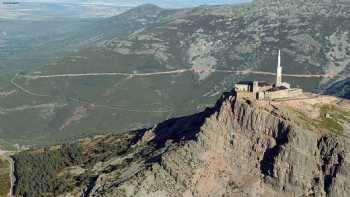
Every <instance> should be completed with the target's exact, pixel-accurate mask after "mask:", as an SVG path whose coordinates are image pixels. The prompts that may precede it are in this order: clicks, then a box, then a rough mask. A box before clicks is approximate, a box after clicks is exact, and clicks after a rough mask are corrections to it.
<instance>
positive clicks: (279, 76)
mask: <svg viewBox="0 0 350 197" xmlns="http://www.w3.org/2000/svg"><path fill="white" fill-rule="evenodd" d="M275 85H276V87H280V86H282V67H281V50H278V65H277V73H276V84H275Z"/></svg>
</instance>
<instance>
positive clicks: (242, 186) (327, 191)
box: [17, 93, 350, 197]
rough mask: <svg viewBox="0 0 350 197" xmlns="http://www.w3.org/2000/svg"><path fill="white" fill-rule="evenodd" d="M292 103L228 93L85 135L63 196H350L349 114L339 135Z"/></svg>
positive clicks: (68, 172) (68, 171) (66, 175)
mask: <svg viewBox="0 0 350 197" xmlns="http://www.w3.org/2000/svg"><path fill="white" fill-rule="evenodd" d="M326 99H327V98H326V97H320V99H319V100H326ZM328 99H329V98H328ZM334 99H335V98H334ZM333 101H334V100H331V102H333ZM336 101H337V102H336V103H337V105H338V107H341V109H343V108H344V109H345V108H346V109H349V106H350V105H349V103H348V101H343V100H336ZM298 102H300V101H298ZM321 104H322V103H321V102H320V103H318V104H316V105H314V104H313V105H314V108H317V105H321ZM304 107H305V108H307V107H306V106H304ZM286 109H288V106H287V104H286V103H285V102H282V103H278V102H276V103H273V102H272V103H271V102H270V103H264V102H263V103H260V102H256V101H254V100H249V99H247V98H245V97H240V96H239V95H236V94H235V93H226V94H225V95H224V96H222V98H221V99H220V100H219V101H218V102H217V104H216V105H215V106H214V107H213V108H210V109H209V108H208V109H207V110H205V111H204V112H201V113H198V114H195V115H192V116H187V117H182V118H176V119H171V120H168V121H166V122H163V123H161V124H159V125H157V126H155V127H154V128H153V129H149V130H142V131H137V132H136V133H134V134H127V135H126V136H124V137H117V138H116V137H113V136H101V137H97V138H94V139H90V140H88V139H87V140H83V141H81V142H80V145H81V146H82V147H83V150H84V152H85V153H84V154H85V157H83V158H84V159H83V160H85V161H83V162H81V163H80V164H79V163H75V164H74V165H73V166H70V167H68V168H62V169H61V170H59V171H58V172H59V173H58V174H59V175H57V176H58V177H61V178H62V177H64V178H65V179H64V180H65V181H66V182H69V181H71V180H73V182H72V183H71V185H75V186H74V187H73V188H71V191H66V192H64V193H61V196H128V197H129V196H130V197H131V196H184V197H190V196H193V197H196V196H198V197H199V196H349V195H350V185H349V183H350V179H349V173H350V163H349V158H348V157H349V152H350V143H349V139H348V137H346V135H347V133H348V132H349V131H348V128H349V120H348V119H346V120H345V119H343V118H341V119H342V120H343V121H342V124H343V125H344V128H345V130H344V131H343V134H341V135H340V134H339V135H335V134H331V133H330V132H324V131H323V129H320V130H314V129H313V128H312V127H310V126H309V124H310V125H311V124H312V123H311V122H308V123H307V124H304V123H303V122H302V121H300V120H299V119H298V118H296V117H294V115H296V114H299V113H301V112H296V111H293V113H292V114H288V113H287V110H286ZM289 112H291V111H289ZM329 113H330V112H329ZM348 115H349V114H347V115H346V117H348ZM332 116H333V115H332ZM339 117H340V116H339ZM348 118H349V117H348ZM315 121H316V120H315ZM122 144H124V145H122ZM108 147H109V148H108ZM111 147H115V148H111ZM101 148H102V149H101ZM53 149H54V150H57V147H56V148H53ZM38 152H40V151H33V153H32V154H34V155H35V154H38ZM70 158H71V156H70ZM17 159H18V160H21V158H20V157H18V158H17ZM91 161H94V162H91ZM73 163H74V162H73ZM35 166H36V165H34V169H35V168H36V167H35ZM27 167H28V168H31V167H30V166H27ZM31 170H33V168H31ZM82 177H90V178H88V179H87V180H89V181H88V182H85V181H81V180H82V179H83V178H82ZM79 181H81V182H79ZM19 183H21V178H20V179H19ZM18 186H19V187H23V185H18ZM56 192H57V191H56ZM55 194H57V193H55ZM29 196H30V195H29Z"/></svg>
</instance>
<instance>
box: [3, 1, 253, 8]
mask: <svg viewBox="0 0 350 197" xmlns="http://www.w3.org/2000/svg"><path fill="white" fill-rule="evenodd" d="M0 1H2V0H0ZM19 1H20V2H55V3H76V4H86V3H88V4H104V5H106V4H107V5H108V4H110V5H119V6H137V5H141V4H147V3H151V4H156V5H159V6H161V7H191V6H197V5H203V4H206V5H213V4H236V3H244V2H249V1H250V0H19Z"/></svg>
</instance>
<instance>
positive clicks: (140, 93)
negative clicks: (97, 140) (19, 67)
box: [0, 0, 350, 144]
mask: <svg viewBox="0 0 350 197" xmlns="http://www.w3.org/2000/svg"><path fill="white" fill-rule="evenodd" d="M276 2H277V1H275V0H259V1H256V2H255V3H250V4H243V5H239V6H237V5H221V6H200V7H196V8H186V9H164V8H160V7H158V6H155V5H143V6H139V7H136V8H134V9H130V10H128V11H126V12H124V13H122V14H120V15H117V16H114V17H110V18H106V19H103V20H98V21H92V22H91V23H88V24H86V25H84V27H81V28H80V30H79V31H77V32H72V33H70V34H69V35H66V37H63V38H62V39H58V40H56V41H55V42H52V43H51V44H52V45H53V46H55V47H57V48H58V49H59V48H62V49H66V48H71V47H72V48H74V46H83V49H81V50H76V51H74V52H71V53H68V55H66V56H65V57H64V58H57V59H54V60H52V61H50V62H49V63H48V64H44V65H37V66H35V67H34V68H33V69H31V70H29V71H27V72H26V73H22V74H19V75H16V77H14V76H15V75H8V76H6V77H7V78H3V79H0V80H3V83H1V87H0V90H1V92H2V95H3V96H1V97H0V116H1V118H0V134H1V137H2V138H3V139H5V140H6V141H8V142H13V143H20V144H37V143H39V144H40V143H56V142H62V141H69V140H74V139H76V138H79V137H84V136H90V135H96V134H104V133H107V132H110V131H116V132H119V131H125V130H133V129H137V128H144V127H152V125H153V124H155V123H157V122H159V121H162V120H165V119H168V118H171V117H177V116H182V115H186V114H191V113H195V112H198V111H200V110H203V109H205V108H206V107H207V106H208V105H210V104H211V103H213V102H214V101H215V100H216V99H217V96H219V95H220V93H221V92H224V91H225V90H228V89H231V88H232V87H233V84H234V83H235V82H238V81H240V80H247V79H256V80H264V81H270V82H272V81H273V80H274V76H271V75H264V74H262V75H256V74H249V71H250V70H255V71H264V72H274V71H275V65H276V62H277V51H278V50H279V49H280V50H281V51H282V65H283V69H284V73H286V74H303V75H310V74H312V75H318V74H329V76H333V78H330V77H328V78H317V77H304V78H298V77H284V81H287V82H290V83H291V84H292V86H293V87H298V86H299V87H302V88H304V89H305V90H308V91H313V92H318V93H323V92H325V90H327V89H333V90H334V91H333V92H332V91H328V92H327V93H332V94H335V93H345V94H337V95H338V96H346V95H347V93H346V92H347V86H348V83H343V82H341V81H342V80H343V79H346V78H347V77H349V73H350V70H349V69H350V67H349V63H350V62H349V59H350V47H349V46H350V39H349V33H348V32H349V31H350V21H349V20H350V13H349V12H348V10H349V4H348V3H346V2H345V3H344V2H338V3H337V2H329V1H326V0H324V1H307V2H305V1H301V0H297V1H293V2H290V1H283V3H281V4H278V3H276ZM45 46H50V45H45ZM37 49H38V50H45V47H38V48H37ZM176 70H185V71H186V72H176V73H172V74H169V73H168V74H165V75H156V76H155V75H152V76H150V75H142V74H147V73H157V72H162V73H164V72H165V73H166V72H169V71H176ZM236 70H238V71H246V72H242V73H241V74H234V73H230V72H229V71H236ZM226 71H228V72H226ZM84 73H92V74H94V73H122V74H123V73H124V75H118V76H110V75H109V76H108V75H107V76H101V75H99V76H96V75H90V76H79V75H78V76H76V77H69V76H70V75H69V74H84ZM65 74H68V75H65ZM140 74H141V75H140ZM28 75H29V76H28ZM35 75H45V76H46V75H47V76H48V77H47V78H35V77H32V78H31V77H30V76H35ZM50 75H61V76H65V77H50ZM67 76H68V77H67ZM11 79H12V80H11ZM335 88H336V89H335ZM334 92H335V93H334ZM19 119H20V120H23V121H22V122H20V123H18V120H19Z"/></svg>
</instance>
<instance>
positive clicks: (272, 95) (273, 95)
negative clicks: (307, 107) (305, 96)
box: [264, 89, 303, 100]
mask: <svg viewBox="0 0 350 197" xmlns="http://www.w3.org/2000/svg"><path fill="white" fill-rule="evenodd" d="M302 93H303V90H302V89H286V90H278V91H274V92H265V95H264V97H265V99H271V100H272V99H282V98H289V97H297V96H300V95H301V94H302Z"/></svg>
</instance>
